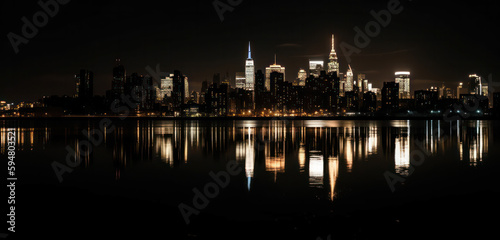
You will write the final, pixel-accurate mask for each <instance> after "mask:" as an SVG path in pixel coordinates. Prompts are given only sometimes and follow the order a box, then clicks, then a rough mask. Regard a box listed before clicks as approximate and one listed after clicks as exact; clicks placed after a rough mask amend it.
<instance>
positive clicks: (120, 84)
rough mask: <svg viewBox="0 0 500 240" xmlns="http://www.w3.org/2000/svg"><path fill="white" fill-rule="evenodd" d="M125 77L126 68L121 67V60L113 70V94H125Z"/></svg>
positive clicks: (118, 60) (117, 60) (117, 61)
mask: <svg viewBox="0 0 500 240" xmlns="http://www.w3.org/2000/svg"><path fill="white" fill-rule="evenodd" d="M125 76H126V72H125V67H123V65H121V63H120V59H116V66H115V67H114V68H113V81H112V82H111V90H112V91H113V93H115V94H117V95H120V94H122V93H124V86H125V78H126V77H125Z"/></svg>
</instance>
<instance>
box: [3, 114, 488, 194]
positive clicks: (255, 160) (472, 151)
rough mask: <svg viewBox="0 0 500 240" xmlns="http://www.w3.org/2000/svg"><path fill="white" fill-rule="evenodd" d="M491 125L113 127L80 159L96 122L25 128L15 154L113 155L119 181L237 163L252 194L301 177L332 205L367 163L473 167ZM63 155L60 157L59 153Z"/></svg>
mask: <svg viewBox="0 0 500 240" xmlns="http://www.w3.org/2000/svg"><path fill="white" fill-rule="evenodd" d="M6 122H7V121H3V127H2V128H1V131H0V138H1V142H0V153H1V154H5V153H6V144H7V128H6V127H5V125H6ZM492 124H493V122H488V121H459V122H452V123H451V124H449V123H444V122H443V121H436V120H435V121H432V120H429V121H413V122H412V121H388V122H383V121H316V120H315V121H288V122H285V121H234V122H233V121H227V122H225V121H221V122H209V121H186V122H180V121H150V120H137V121H130V122H125V123H123V124H122V125H117V126H115V127H116V128H115V130H114V131H113V132H111V133H104V134H103V144H101V145H98V146H94V147H93V150H92V151H88V149H87V150H83V152H82V151H81V150H79V148H78V146H79V145H81V144H82V141H85V140H87V139H86V138H85V136H83V134H82V133H81V131H82V129H86V130H87V131H90V130H92V129H94V128H98V124H97V123H95V122H86V121H85V124H75V125H70V126H67V127H53V126H52V127H49V126H50V124H47V123H39V124H38V125H39V126H31V125H33V124H26V125H30V126H26V127H24V126H23V127H19V128H16V130H15V131H16V133H17V134H16V147H17V151H43V150H45V148H46V147H47V146H51V145H53V144H59V145H65V146H66V145H67V146H70V147H71V148H73V149H75V151H76V154H81V155H82V156H83V157H82V165H81V167H84V168H85V167H87V166H89V165H92V164H93V161H96V159H97V158H96V153H95V151H96V149H99V148H102V147H104V148H105V149H107V151H109V152H110V153H111V155H112V158H113V166H114V167H115V170H116V171H115V172H116V179H120V176H121V172H122V170H123V169H124V168H126V167H128V166H129V165H130V164H133V163H135V162H142V161H161V162H164V163H165V164H166V165H167V166H168V167H171V168H176V167H182V166H185V165H189V164H192V163H195V164H196V163H200V162H202V161H208V160H207V159H211V160H213V161H217V160H218V159H220V160H234V159H236V161H237V162H238V163H240V164H241V165H242V166H244V169H245V177H246V179H247V188H248V190H249V191H250V190H251V189H252V183H253V180H254V179H255V178H259V177H262V176H269V179H272V181H273V182H274V183H278V182H279V181H280V178H281V177H282V176H283V175H284V174H290V175H291V176H303V177H305V179H307V182H308V185H309V186H310V187H313V188H323V189H327V190H328V191H329V192H330V195H329V197H330V198H332V199H333V197H334V196H335V186H336V185H337V178H338V177H339V175H342V174H352V173H353V172H354V171H356V167H357V165H360V164H361V163H362V162H369V161H370V159H372V158H374V159H375V158H378V159H393V162H392V165H393V167H394V168H393V170H394V171H395V172H396V173H398V174H401V175H407V174H408V169H409V167H410V160H411V159H410V157H411V156H412V151H414V150H418V149H420V148H424V150H425V151H428V152H430V153H431V154H436V153H439V154H448V155H450V152H458V153H459V158H458V159H457V160H460V161H462V162H466V163H467V164H468V165H471V166H477V165H478V164H480V163H481V162H482V161H483V159H484V158H485V157H486V156H487V154H488V152H489V149H488V148H489V142H490V137H494V136H493V135H492V134H490V132H491V131H492ZM35 125H36V124H35ZM77 126H78V127H77ZM81 126H84V127H81ZM420 143H421V145H419V144H420ZM59 145H58V146H59ZM454 149H455V150H454ZM61 151H65V149H64V147H61ZM101 158H102V157H101ZM61 161H62V160H61ZM381 164H383V163H381Z"/></svg>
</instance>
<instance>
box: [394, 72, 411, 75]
mask: <svg viewBox="0 0 500 240" xmlns="http://www.w3.org/2000/svg"><path fill="white" fill-rule="evenodd" d="M394 75H410V72H396V73H395V74H394Z"/></svg>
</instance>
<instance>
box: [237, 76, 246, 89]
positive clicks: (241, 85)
mask: <svg viewBox="0 0 500 240" xmlns="http://www.w3.org/2000/svg"><path fill="white" fill-rule="evenodd" d="M246 79H247V76H246V73H243V72H237V73H236V88H240V89H244V88H245V87H246V83H245V82H246Z"/></svg>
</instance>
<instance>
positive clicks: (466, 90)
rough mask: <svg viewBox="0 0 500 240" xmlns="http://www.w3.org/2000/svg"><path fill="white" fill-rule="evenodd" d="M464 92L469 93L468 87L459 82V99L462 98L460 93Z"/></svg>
mask: <svg viewBox="0 0 500 240" xmlns="http://www.w3.org/2000/svg"><path fill="white" fill-rule="evenodd" d="M463 94H469V91H468V89H467V88H465V87H464V84H463V83H459V84H458V87H457V99H460V95H463Z"/></svg>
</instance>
